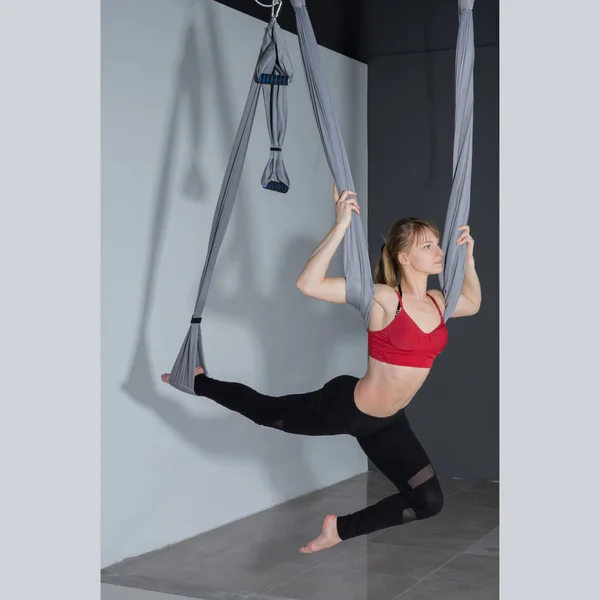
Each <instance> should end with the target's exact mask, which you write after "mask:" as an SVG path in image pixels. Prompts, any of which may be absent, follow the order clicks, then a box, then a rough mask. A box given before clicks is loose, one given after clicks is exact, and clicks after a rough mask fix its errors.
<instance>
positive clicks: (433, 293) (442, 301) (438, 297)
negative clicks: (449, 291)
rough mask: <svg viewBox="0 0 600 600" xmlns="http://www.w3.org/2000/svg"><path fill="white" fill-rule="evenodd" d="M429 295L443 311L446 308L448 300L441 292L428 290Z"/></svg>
mask: <svg viewBox="0 0 600 600" xmlns="http://www.w3.org/2000/svg"><path fill="white" fill-rule="evenodd" d="M427 293H428V294H429V295H430V296H431V297H432V298H433V299H434V300H435V301H436V302H437V303H438V304H439V305H440V308H441V309H442V310H443V309H444V308H445V307H446V299H445V298H444V294H443V293H442V292H441V291H440V290H427Z"/></svg>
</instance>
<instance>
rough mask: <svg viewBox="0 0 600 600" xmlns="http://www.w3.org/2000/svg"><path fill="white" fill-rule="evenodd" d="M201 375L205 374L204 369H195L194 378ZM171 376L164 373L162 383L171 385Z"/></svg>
mask: <svg viewBox="0 0 600 600" xmlns="http://www.w3.org/2000/svg"><path fill="white" fill-rule="evenodd" d="M201 373H204V369H203V368H202V367H196V368H195V369H194V377H196V375H200V374H201ZM170 376H171V373H163V374H162V375H161V376H160V378H161V379H162V381H164V382H165V383H169V377H170Z"/></svg>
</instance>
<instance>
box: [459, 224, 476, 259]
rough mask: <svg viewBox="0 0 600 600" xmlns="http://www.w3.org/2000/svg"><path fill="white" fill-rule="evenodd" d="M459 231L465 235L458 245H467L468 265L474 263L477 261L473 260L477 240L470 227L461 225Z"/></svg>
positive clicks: (461, 237)
mask: <svg viewBox="0 0 600 600" xmlns="http://www.w3.org/2000/svg"><path fill="white" fill-rule="evenodd" d="M458 229H459V230H464V233H462V234H461V235H460V237H459V238H458V240H457V242H456V243H457V244H459V245H460V244H467V263H472V262H474V260H475V259H474V258H473V247H474V246H475V240H474V239H473V237H472V236H471V233H470V231H471V228H470V227H469V225H461V226H460V227H459V228H458Z"/></svg>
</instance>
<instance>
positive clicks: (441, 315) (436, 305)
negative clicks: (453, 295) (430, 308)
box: [427, 294, 444, 317]
mask: <svg viewBox="0 0 600 600" xmlns="http://www.w3.org/2000/svg"><path fill="white" fill-rule="evenodd" d="M427 295H428V296H429V297H430V298H431V299H432V300H433V303H434V304H435V307H436V308H437V310H438V312H439V313H440V317H443V316H444V315H443V314H442V311H441V310H440V307H439V305H438V303H437V302H436V301H435V298H434V297H433V296H432V295H431V294H427Z"/></svg>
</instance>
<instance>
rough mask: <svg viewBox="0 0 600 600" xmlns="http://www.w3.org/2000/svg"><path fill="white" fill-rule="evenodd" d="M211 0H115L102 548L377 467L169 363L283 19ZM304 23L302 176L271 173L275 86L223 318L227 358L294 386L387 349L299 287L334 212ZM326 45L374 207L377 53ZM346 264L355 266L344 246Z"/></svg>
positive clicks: (151, 540) (108, 120) (223, 516)
mask: <svg viewBox="0 0 600 600" xmlns="http://www.w3.org/2000/svg"><path fill="white" fill-rule="evenodd" d="M194 6H195V8H194V9H191V8H190V3H189V2H184V1H174V0H104V1H103V3H102V566H106V565H108V564H111V563H114V562H116V561H118V560H120V559H122V558H125V557H128V556H134V555H138V554H141V553H143V552H146V551H149V550H152V549H155V548H158V547H161V546H164V545H167V544H170V543H173V542H176V541H179V540H181V539H185V538H188V537H191V536H193V535H195V534H198V533H200V532H203V531H206V530H209V529H212V528H215V527H217V526H219V525H222V524H225V523H227V522H231V521H234V520H237V519H239V518H242V517H244V516H247V515H249V514H252V513H255V512H257V511H260V510H263V509H265V508H269V507H271V506H273V505H275V504H278V503H280V502H283V501H285V500H287V499H290V498H293V497H295V496H298V495H301V494H304V493H307V492H310V491H312V490H315V489H319V488H321V487H324V486H326V485H330V484H332V483H335V482H337V481H340V480H343V479H345V478H347V477H351V476H353V475H355V474H357V473H360V472H363V471H365V470H366V468H367V461H366V458H365V457H364V455H363V454H362V452H361V451H360V449H359V447H358V444H357V443H356V441H355V440H354V439H353V438H350V437H349V436H339V437H323V438H310V437H303V436H292V435H289V434H285V433H282V432H279V431H276V430H273V429H268V428H265V427H259V426H257V425H255V424H254V423H252V422H251V421H249V420H246V419H244V418H243V417H241V416H240V415H237V414H235V413H233V412H231V411H228V410H226V409H224V408H222V407H220V406H218V405H216V404H214V403H213V402H211V401H210V400H208V399H206V398H196V397H190V396H187V395H185V394H182V393H180V392H177V391H176V390H174V389H173V388H171V387H169V386H167V385H165V384H163V383H161V382H160V379H159V377H160V374H161V373H162V372H164V371H169V370H170V368H171V366H172V364H173V362H174V360H175V357H176V355H177V352H178V351H179V348H180V346H181V343H182V342H183V339H184V336H185V333H186V332H187V328H188V324H189V318H190V316H191V313H192V310H193V305H194V302H195V298H196V293H197V287H198V283H199V280H200V274H201V270H202V267H203V265H204V259H205V256H206V248H207V241H208V235H209V232H210V228H211V223H212V218H213V212H214V209H215V205H216V201H217V197H218V194H219V189H220V186H221V182H222V177H223V174H224V170H225V167H226V164H227V160H228V158H229V153H230V150H231V145H232V142H233V138H234V136H235V132H236V130H237V126H238V123H239V119H240V117H241V114H242V109H243V106H244V102H245V99H246V95H247V91H248V86H249V81H250V77H251V73H252V70H253V68H254V65H255V61H256V57H257V54H258V51H259V48H260V43H261V40H262V35H263V31H264V23H262V22H260V21H258V20H256V19H253V18H251V17H248V16H246V15H244V14H242V13H240V12H238V11H235V10H232V9H230V8H227V7H225V6H222V5H220V4H216V3H213V2H211V1H209V0H198V1H197V2H196V3H195V5H194ZM265 10H266V9H265ZM284 10H292V9H291V7H290V6H289V4H286V5H285V7H284ZM286 36H287V41H288V44H289V46H290V50H291V54H292V60H293V61H294V65H295V69H296V79H295V81H294V82H293V84H292V85H291V86H290V88H289V123H288V133H287V139H286V142H285V144H284V160H285V163H286V166H287V169H288V172H289V174H290V178H291V190H290V192H289V193H288V194H287V195H281V194H276V193H273V192H267V191H265V190H263V189H262V188H261V186H260V177H261V174H262V171H263V168H264V166H265V164H266V161H267V158H268V155H269V152H268V148H269V146H270V144H269V139H268V136H267V130H266V124H265V114H264V106H263V104H262V98H261V101H260V104H259V107H258V111H257V116H256V121H255V126H254V130H253V136H252V140H251V143H250V148H249V153H248V158H247V162H246V168H245V171H244V176H243V179H242V186H241V189H240V193H239V195H238V200H237V203H236V206H235V208H234V211H233V214H232V218H231V222H230V225H229V229H228V232H227V235H226V237H225V240H224V243H223V246H222V249H221V253H220V255H219V259H218V261H217V267H216V270H215V277H214V279H213V283H212V287H211V291H210V293H209V297H208V302H207V307H206V310H205V312H204V319H203V338H204V348H205V351H206V359H207V363H208V365H209V368H210V369H211V375H212V376H213V377H216V378H218V379H225V380H233V381H240V382H243V383H246V384H247V385H250V386H252V387H254V388H256V389H258V390H260V391H262V392H265V393H268V394H275V395H279V394H285V393H293V392H301V391H310V390H313V389H317V388H318V387H320V386H322V385H323V384H324V383H325V382H326V381H327V380H329V379H331V378H332V377H335V376H336V375H339V374H341V373H349V374H353V375H357V376H362V375H363V374H364V372H365V369H366V360H367V359H366V333H365V332H364V329H363V327H362V325H361V322H360V316H359V314H358V312H357V311H356V310H355V309H353V308H351V307H349V306H340V305H330V304H326V303H322V302H319V301H316V300H313V299H310V298H307V297H305V296H303V295H302V294H301V293H300V292H299V291H298V290H296V288H295V280H296V277H297V275H298V274H299V273H300V271H301V269H302V267H303V266H304V264H305V262H306V260H307V259H308V257H309V256H310V254H311V252H312V250H313V249H314V247H315V246H316V245H317V244H318V242H319V241H320V240H321V239H322V238H323V237H324V235H325V234H326V233H327V231H328V230H329V228H330V227H331V225H332V224H333V217H334V212H333V202H332V192H331V187H332V181H331V177H330V174H329V171H328V167H327V164H326V161H325V156H324V154H323V151H322V148H321V142H320V139H319V135H318V131H317V127H316V124H315V122H314V117H313V111H312V107H311V103H310V98H309V96H308V91H307V88H306V82H305V79H304V73H303V69H302V63H301V57H300V51H299V47H298V42H297V38H296V36H294V35H291V34H286ZM186 39H187V43H186ZM322 57H323V61H324V67H325V70H326V73H327V77H328V79H329V82H330V89H331V93H332V97H333V101H334V105H335V110H336V113H337V117H338V120H339V124H340V127H341V129H342V132H343V135H344V139H345V142H346V145H347V148H348V153H349V157H350V162H351V165H352V168H353V174H354V177H355V181H356V186H357V191H358V192H359V197H360V203H361V205H362V206H363V213H364V214H363V218H366V208H367V198H366V192H367V130H366V124H367V112H366V109H367V68H366V65H364V64H361V63H357V62H355V61H353V60H351V59H348V58H346V57H343V56H341V55H338V54H336V53H333V52H331V51H329V50H322ZM177 98H180V100H179V101H178V100H177ZM192 176H193V177H192ZM190 177H191V180H192V184H193V185H191V186H187V188H190V189H187V188H186V182H189V181H188V180H189V179H190ZM365 231H366V228H365ZM331 273H333V274H334V275H340V274H342V273H343V271H342V263H341V252H338V254H337V255H336V257H335V259H334V262H333V263H332V270H331ZM82 401H85V399H84V398H82ZM314 526H315V531H314V533H317V532H318V527H319V523H317V522H315V523H314Z"/></svg>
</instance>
